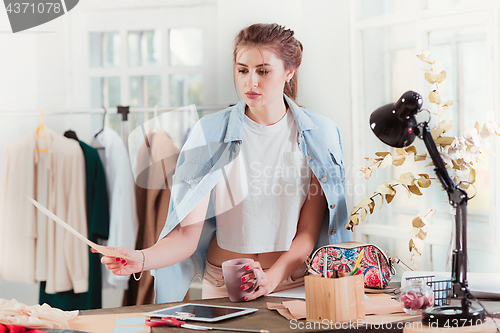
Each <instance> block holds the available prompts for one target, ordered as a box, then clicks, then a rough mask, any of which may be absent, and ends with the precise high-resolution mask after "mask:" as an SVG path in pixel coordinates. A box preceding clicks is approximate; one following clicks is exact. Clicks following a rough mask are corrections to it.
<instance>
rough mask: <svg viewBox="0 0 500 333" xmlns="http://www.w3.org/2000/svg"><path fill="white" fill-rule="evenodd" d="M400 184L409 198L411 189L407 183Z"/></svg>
mask: <svg viewBox="0 0 500 333" xmlns="http://www.w3.org/2000/svg"><path fill="white" fill-rule="evenodd" d="M401 186H402V187H403V188H404V189H405V190H406V192H407V193H408V198H411V191H410V189H409V188H408V185H405V184H401Z"/></svg>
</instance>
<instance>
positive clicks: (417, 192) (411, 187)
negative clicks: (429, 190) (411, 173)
mask: <svg viewBox="0 0 500 333" xmlns="http://www.w3.org/2000/svg"><path fill="white" fill-rule="evenodd" d="M408 189H409V190H410V191H411V193H413V194H415V195H422V192H420V189H419V188H418V186H417V185H408Z"/></svg>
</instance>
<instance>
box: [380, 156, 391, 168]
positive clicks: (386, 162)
mask: <svg viewBox="0 0 500 333" xmlns="http://www.w3.org/2000/svg"><path fill="white" fill-rule="evenodd" d="M391 164H392V154H387V155H386V156H385V157H384V159H383V161H382V163H380V167H381V168H385V167H387V166H389V165H391Z"/></svg>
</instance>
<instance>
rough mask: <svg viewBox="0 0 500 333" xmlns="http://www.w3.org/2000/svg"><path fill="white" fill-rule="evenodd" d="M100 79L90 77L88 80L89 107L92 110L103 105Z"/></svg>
mask: <svg viewBox="0 0 500 333" xmlns="http://www.w3.org/2000/svg"><path fill="white" fill-rule="evenodd" d="M103 80H104V79H103V78H102V77H92V78H90V105H91V107H93V108H101V107H102V106H103V105H104V103H103V94H102V91H103V90H102V86H103Z"/></svg>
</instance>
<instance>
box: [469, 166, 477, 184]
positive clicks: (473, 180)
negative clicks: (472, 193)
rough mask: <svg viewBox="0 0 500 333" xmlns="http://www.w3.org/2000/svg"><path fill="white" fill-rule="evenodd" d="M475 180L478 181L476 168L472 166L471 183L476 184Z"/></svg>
mask: <svg viewBox="0 0 500 333" xmlns="http://www.w3.org/2000/svg"><path fill="white" fill-rule="evenodd" d="M475 182H476V169H474V168H470V173H469V183H472V184H474V183H475Z"/></svg>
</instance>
